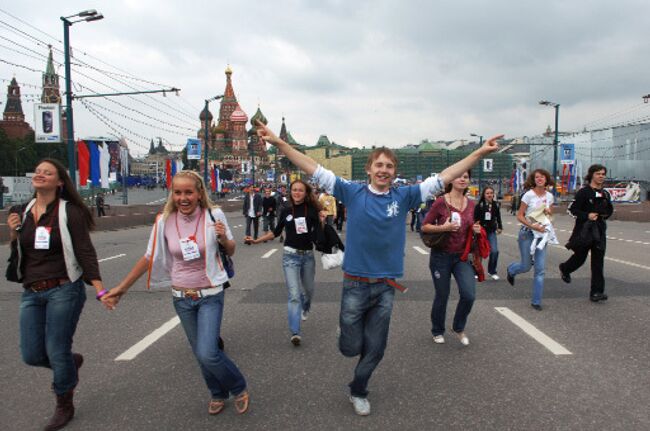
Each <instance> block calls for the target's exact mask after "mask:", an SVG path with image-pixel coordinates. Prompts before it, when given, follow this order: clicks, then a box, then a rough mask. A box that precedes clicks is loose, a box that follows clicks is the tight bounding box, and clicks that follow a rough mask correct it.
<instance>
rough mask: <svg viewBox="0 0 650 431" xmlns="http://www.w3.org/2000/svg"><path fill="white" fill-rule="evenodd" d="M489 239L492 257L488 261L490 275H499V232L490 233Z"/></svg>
mask: <svg viewBox="0 0 650 431" xmlns="http://www.w3.org/2000/svg"><path fill="white" fill-rule="evenodd" d="M487 239H488V241H489V242H490V257H489V259H488V270H487V272H488V274H490V275H494V274H496V273H497V262H498V260H499V244H498V242H497V232H496V231H494V232H490V233H488V234H487Z"/></svg>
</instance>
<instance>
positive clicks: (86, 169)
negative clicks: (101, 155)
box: [77, 140, 90, 186]
mask: <svg viewBox="0 0 650 431" xmlns="http://www.w3.org/2000/svg"><path fill="white" fill-rule="evenodd" d="M77 153H78V157H77V159H78V164H79V185H80V186H85V185H86V184H88V175H89V174H90V152H89V151H88V147H87V146H86V143H85V142H84V141H81V140H79V141H77Z"/></svg>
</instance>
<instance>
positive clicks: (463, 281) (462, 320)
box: [429, 250, 476, 335]
mask: <svg viewBox="0 0 650 431" xmlns="http://www.w3.org/2000/svg"><path fill="white" fill-rule="evenodd" d="M429 268H430V269H431V276H432V277H433V287H434V288H435V290H436V294H435V297H434V299H433V307H431V325H432V328H431V333H432V334H433V335H442V334H444V333H445V317H446V315H447V302H448V301H449V290H450V285H451V275H452V274H453V275H454V279H455V280H456V284H458V293H459V294H460V299H459V300H458V305H457V306H456V314H454V323H453V326H452V329H453V330H454V331H455V332H463V331H464V330H465V325H466V324H467V316H469V313H470V311H472V305H474V298H475V296H476V280H475V279H474V268H473V267H472V265H470V263H469V262H463V261H461V260H460V254H459V253H445V252H440V251H434V250H431V256H430V258H429Z"/></svg>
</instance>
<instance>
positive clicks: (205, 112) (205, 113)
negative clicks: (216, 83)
mask: <svg viewBox="0 0 650 431" xmlns="http://www.w3.org/2000/svg"><path fill="white" fill-rule="evenodd" d="M221 98H223V94H221V95H219V96H214V97H211V98H210V99H205V108H203V116H204V117H205V135H204V137H205V139H204V143H203V144H204V146H205V149H204V151H203V154H204V157H203V162H204V163H203V181H204V182H205V186H206V187H207V186H208V184H209V183H208V139H209V136H208V129H209V127H210V122H209V121H208V105H209V104H210V102H212V101H213V100H219V99H221Z"/></svg>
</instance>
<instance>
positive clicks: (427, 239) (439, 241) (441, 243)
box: [420, 196, 451, 250]
mask: <svg viewBox="0 0 650 431" xmlns="http://www.w3.org/2000/svg"><path fill="white" fill-rule="evenodd" d="M442 199H445V197H444V196H443V197H442ZM445 206H446V207H447V212H448V213H449V217H451V210H450V209H449V205H448V204H447V200H445ZM448 236H449V232H435V233H423V232H422V227H420V238H422V243H423V244H424V245H425V246H427V247H429V248H430V249H431V250H442V249H443V248H444V247H445V244H447V237H448Z"/></svg>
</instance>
